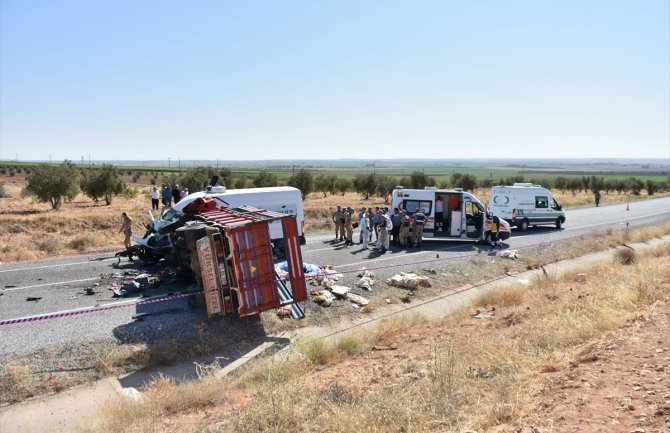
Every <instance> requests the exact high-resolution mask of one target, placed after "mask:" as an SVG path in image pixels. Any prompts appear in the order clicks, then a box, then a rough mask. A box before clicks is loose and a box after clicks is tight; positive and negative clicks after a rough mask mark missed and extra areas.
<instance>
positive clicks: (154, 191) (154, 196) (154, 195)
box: [151, 185, 161, 210]
mask: <svg viewBox="0 0 670 433" xmlns="http://www.w3.org/2000/svg"><path fill="white" fill-rule="evenodd" d="M160 197H161V195H160V193H159V192H158V188H156V185H154V186H153V187H152V188H151V210H158V199H159V198H160Z"/></svg>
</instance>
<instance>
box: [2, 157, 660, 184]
mask: <svg viewBox="0 0 670 433" xmlns="http://www.w3.org/2000/svg"><path fill="white" fill-rule="evenodd" d="M54 163H56V162H54ZM75 163H77V161H75ZM172 164H173V165H172V166H170V167H165V166H148V165H147V166H145V165H137V164H134V165H117V166H118V168H119V170H121V171H125V172H133V173H137V172H139V173H148V174H157V175H158V176H168V175H170V174H176V173H179V172H181V171H185V170H187V169H190V168H193V166H194V165H193V164H192V163H191V162H187V161H183V162H181V163H177V162H175V161H172ZM177 164H179V166H176V165H177ZM340 164H341V163H340ZM36 165H37V163H35V162H21V161H18V162H14V161H0V168H5V169H6V170H9V169H11V168H15V169H19V168H20V169H21V170H24V169H30V168H31V167H34V166H36ZM78 165H81V166H82V167H91V166H95V165H97V164H91V165H89V164H88V163H87V162H84V164H78ZM201 165H202V164H201ZM208 166H210V167H215V168H216V167H218V168H221V169H223V168H228V169H230V170H231V171H232V173H233V176H234V177H237V178H248V179H253V178H254V177H256V176H257V175H258V173H259V172H260V171H261V170H263V169H265V170H267V171H269V172H270V173H273V174H274V175H276V176H277V178H278V179H279V181H280V182H286V181H288V179H289V178H290V177H291V175H292V174H293V173H294V171H295V170H299V169H300V168H306V169H308V170H309V171H311V172H312V174H313V175H314V176H318V175H326V176H331V175H335V176H338V177H341V178H346V179H353V178H354V177H355V176H356V175H359V174H367V173H378V174H382V175H387V176H391V177H395V178H397V179H398V180H399V179H400V178H402V177H403V176H409V175H410V174H411V173H412V172H413V171H421V172H423V173H425V174H426V175H428V176H431V177H434V178H435V180H436V182H437V183H438V184H440V183H443V182H446V181H448V180H449V178H450V176H451V175H452V174H454V173H468V174H472V175H474V176H475V177H477V179H485V178H491V179H493V181H494V182H495V181H496V180H498V179H500V178H510V177H514V176H523V177H524V178H525V179H526V180H527V181H533V180H543V179H555V178H556V177H559V176H562V177H567V178H570V177H582V176H597V177H602V178H604V179H605V180H607V179H627V178H629V177H636V178H638V179H640V180H642V181H646V180H654V181H657V182H661V181H667V180H668V176H669V175H670V168H669V167H668V166H664V165H662V164H654V165H652V164H614V163H603V164H581V163H579V164H578V163H575V164H566V163H560V164H559V163H556V164H550V163H543V164H541V165H540V164H533V165H530V164H528V165H525V164H512V163H501V164H498V165H495V164H490V165H489V164H476V163H470V164H465V163H463V164H460V163H451V164H445V163H435V164H433V165H430V164H428V163H425V162H423V163H417V165H416V166H411V165H408V164H407V163H403V164H401V163H400V162H399V161H382V162H377V163H375V164H362V163H360V164H358V165H357V166H355V165H353V164H352V166H350V167H344V166H341V165H338V166H334V165H329V164H327V162H326V161H323V164H319V163H314V164H309V165H295V166H289V165H286V164H285V165H282V166H277V165H273V164H271V163H268V164H260V163H259V164H258V166H257V167H250V166H248V165H246V166H235V164H234V163H232V164H224V163H223V162H219V163H216V164H213V163H212V162H211V161H210V162H209V164H208Z"/></svg>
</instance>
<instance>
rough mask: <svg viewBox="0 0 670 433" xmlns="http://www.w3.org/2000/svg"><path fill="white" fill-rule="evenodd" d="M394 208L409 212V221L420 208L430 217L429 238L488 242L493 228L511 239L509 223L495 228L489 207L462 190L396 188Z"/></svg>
mask: <svg viewBox="0 0 670 433" xmlns="http://www.w3.org/2000/svg"><path fill="white" fill-rule="evenodd" d="M438 202H441V204H440V203H438ZM438 207H441V208H442V212H439V211H438V209H437V208H438ZM394 208H398V210H399V211H402V210H403V209H404V210H406V211H407V214H408V215H410V218H412V216H413V215H414V214H415V213H416V212H417V211H418V210H419V209H421V211H422V212H423V213H424V214H425V215H426V217H427V221H426V224H425V226H424V229H423V236H424V237H426V238H438V239H461V240H472V241H488V240H490V236H491V229H496V228H497V229H498V239H500V240H505V239H508V238H509V237H510V234H511V230H510V226H509V224H507V223H506V222H505V221H502V220H500V221H499V224H498V225H497V227H496V224H495V223H494V220H493V216H492V215H491V214H490V213H487V211H486V206H485V205H484V204H483V203H482V202H480V201H479V199H477V197H475V196H474V195H472V194H470V193H469V192H465V191H463V190H462V189H460V188H457V189H437V188H435V187H426V188H425V189H405V188H403V187H402V186H397V187H396V188H395V189H394V190H393V200H392V204H391V209H394Z"/></svg>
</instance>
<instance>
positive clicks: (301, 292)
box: [170, 206, 307, 318]
mask: <svg viewBox="0 0 670 433" xmlns="http://www.w3.org/2000/svg"><path fill="white" fill-rule="evenodd" d="M204 209H205V210H202V211H199V212H194V213H191V214H190V216H189V218H188V221H186V222H185V223H184V224H183V225H182V226H181V227H179V228H177V229H175V230H174V231H173V232H172V233H171V234H170V238H171V241H172V245H173V251H172V257H171V261H172V264H173V266H176V268H177V272H178V273H180V274H182V275H185V274H191V275H192V276H193V278H194V279H195V280H196V282H197V283H198V284H199V285H200V286H201V287H202V288H203V291H204V297H205V305H206V308H207V314H208V315H210V316H211V315H217V314H234V313H237V314H239V315H240V316H247V315H251V314H257V313H260V312H263V311H267V310H270V309H274V308H278V307H281V306H285V305H290V308H291V316H292V317H293V318H301V317H304V313H303V311H302V310H301V308H300V306H299V305H298V304H297V302H299V301H304V300H305V299H306V298H307V289H306V283H305V274H304V270H303V267H302V254H301V251H300V239H299V234H298V227H297V223H296V218H295V216H294V215H285V214H281V213H278V212H272V211H268V210H264V209H258V208H255V207H251V206H240V207H237V208H233V209H229V208H216V207H213V208H211V207H210V208H209V209H207V207H205V208H204ZM273 222H278V223H280V224H281V227H282V230H283V250H284V251H283V252H284V255H285V257H286V261H287V263H288V276H287V277H286V278H285V279H281V278H279V276H278V275H277V274H276V271H275V263H274V256H273V245H272V242H271V237H270V223H273Z"/></svg>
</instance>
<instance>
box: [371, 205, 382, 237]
mask: <svg viewBox="0 0 670 433" xmlns="http://www.w3.org/2000/svg"><path fill="white" fill-rule="evenodd" d="M381 217H382V210H381V209H379V208H378V207H376V208H375V215H374V216H373V217H372V225H373V227H374V229H375V240H378V239H379V222H380V219H381Z"/></svg>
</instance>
